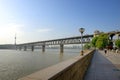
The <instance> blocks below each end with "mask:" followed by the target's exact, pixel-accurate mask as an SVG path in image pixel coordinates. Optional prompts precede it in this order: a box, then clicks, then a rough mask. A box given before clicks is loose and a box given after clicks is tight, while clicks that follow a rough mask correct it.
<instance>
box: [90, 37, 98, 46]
mask: <svg viewBox="0 0 120 80" xmlns="http://www.w3.org/2000/svg"><path fill="white" fill-rule="evenodd" d="M97 39H98V37H94V38H93V39H92V42H91V44H92V46H93V47H96V41H97Z"/></svg>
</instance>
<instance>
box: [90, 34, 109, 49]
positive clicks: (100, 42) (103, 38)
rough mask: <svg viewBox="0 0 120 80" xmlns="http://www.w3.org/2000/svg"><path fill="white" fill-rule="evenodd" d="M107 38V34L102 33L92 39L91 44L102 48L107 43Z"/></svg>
mask: <svg viewBox="0 0 120 80" xmlns="http://www.w3.org/2000/svg"><path fill="white" fill-rule="evenodd" d="M108 40H109V39H108V35H107V34H104V33H102V34H100V35H99V36H98V37H95V38H93V39H92V45H93V46H94V47H97V48H99V49H103V48H105V47H106V46H107V45H108Z"/></svg>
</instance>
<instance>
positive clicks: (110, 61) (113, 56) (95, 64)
mask: <svg viewBox="0 0 120 80" xmlns="http://www.w3.org/2000/svg"><path fill="white" fill-rule="evenodd" d="M84 80H120V54H118V53H113V52H110V51H108V52H107V54H105V53H104V52H103V51H96V52H95V54H94V56H93V59H92V62H91V65H90V67H89V68H88V71H87V73H86V75H85V78H84Z"/></svg>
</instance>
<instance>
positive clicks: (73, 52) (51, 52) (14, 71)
mask: <svg viewBox="0 0 120 80" xmlns="http://www.w3.org/2000/svg"><path fill="white" fill-rule="evenodd" d="M59 52H60V51H59V49H46V51H45V52H44V53H43V52H42V50H35V51H34V52H32V51H30V50H28V51H19V50H17V51H16V50H0V80H17V79H19V78H21V77H23V76H26V75H29V74H31V73H33V72H36V71H38V70H41V69H43V68H46V67H48V66H51V65H54V64H57V63H59V62H62V61H64V60H67V59H70V58H73V57H75V56H77V55H79V52H80V49H65V51H64V53H59Z"/></svg>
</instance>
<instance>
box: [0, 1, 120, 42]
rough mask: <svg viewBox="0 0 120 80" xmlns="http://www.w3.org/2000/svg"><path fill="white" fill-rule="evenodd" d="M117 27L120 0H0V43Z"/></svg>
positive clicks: (58, 36)
mask: <svg viewBox="0 0 120 80" xmlns="http://www.w3.org/2000/svg"><path fill="white" fill-rule="evenodd" d="M81 27H82V28H85V32H84V35H85V34H93V33H94V31H95V30H99V31H103V32H109V31H116V30H120V0H0V44H14V41H15V39H14V37H15V35H16V38H17V39H16V42H17V44H20V43H27V42H35V41H44V40H51V39H58V38H65V37H73V36H79V35H80V32H79V28H81Z"/></svg>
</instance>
